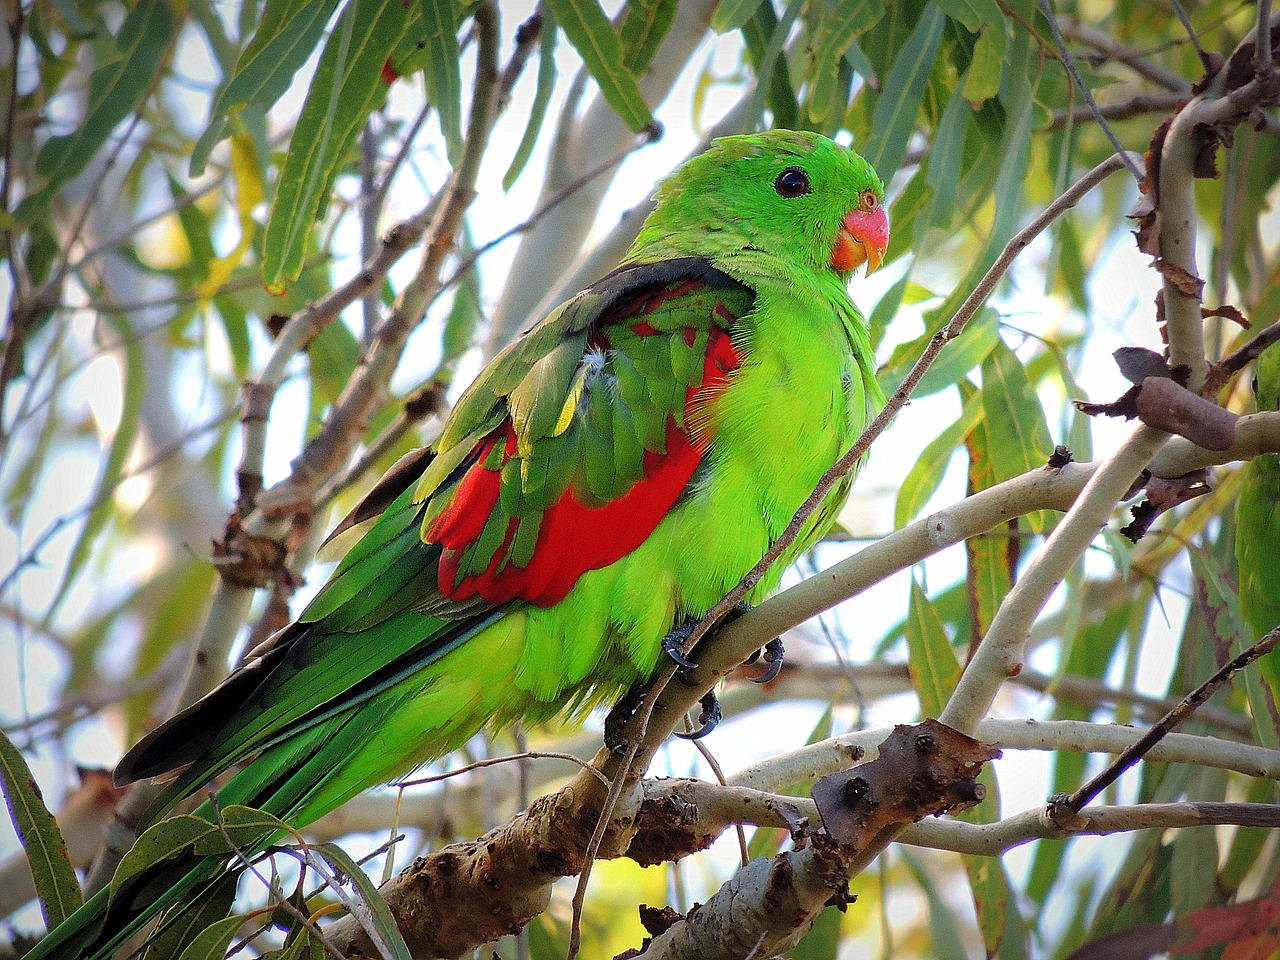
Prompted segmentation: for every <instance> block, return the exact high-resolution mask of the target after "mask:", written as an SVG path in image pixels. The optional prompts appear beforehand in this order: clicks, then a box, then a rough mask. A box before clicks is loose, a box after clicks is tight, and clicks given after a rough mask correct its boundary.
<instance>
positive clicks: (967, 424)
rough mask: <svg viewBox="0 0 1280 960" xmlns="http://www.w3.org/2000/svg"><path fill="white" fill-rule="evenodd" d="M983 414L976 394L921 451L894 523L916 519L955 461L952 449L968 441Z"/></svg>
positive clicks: (897, 525) (900, 496)
mask: <svg viewBox="0 0 1280 960" xmlns="http://www.w3.org/2000/svg"><path fill="white" fill-rule="evenodd" d="M981 416H982V404H981V402H980V400H979V398H978V397H976V396H975V397H973V398H972V399H970V401H969V402H968V403H966V404H965V405H964V410H963V411H962V412H961V414H960V416H959V418H958V419H957V420H955V422H953V423H952V424H950V425H949V426H948V427H947V428H946V429H945V430H943V431H942V432H941V433H940V434H938V435H937V436H936V437H935V438H934V439H933V440H931V441H929V443H927V444H926V445H925V448H924V449H923V450H921V451H920V457H919V459H917V460H916V464H915V466H914V467H912V468H911V472H910V473H908V474H907V475H906V477H904V478H903V480H902V485H901V486H899V487H898V499H897V502H896V503H895V504H894V508H893V525H894V527H895V528H896V529H901V528H902V527H905V526H906V525H907V524H908V523H910V522H911V521H912V520H914V519H915V517H916V515H917V514H918V513H919V512H920V511H921V510H922V509H923V508H924V505H925V504H926V503H927V502H928V501H929V498H930V497H932V496H933V495H934V493H935V492H936V491H937V489H938V485H939V484H940V483H942V477H943V474H945V473H946V470H947V464H949V463H950V462H951V454H952V452H953V451H954V450H955V449H956V447H958V446H959V445H960V444H961V443H963V442H964V438H965V435H966V434H968V433H969V432H970V431H971V430H973V428H974V426H975V425H976V424H977V423H978V420H979V418H980V417H981Z"/></svg>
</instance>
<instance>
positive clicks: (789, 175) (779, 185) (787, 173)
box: [773, 167, 812, 200]
mask: <svg viewBox="0 0 1280 960" xmlns="http://www.w3.org/2000/svg"><path fill="white" fill-rule="evenodd" d="M773 189H775V190H777V191H778V196H780V197H785V198H786V199H788V200H790V199H791V198H792V197H801V196H804V195H805V194H806V193H808V192H809V191H810V190H811V189H812V188H811V187H810V186H809V175H808V174H807V173H805V172H804V171H803V170H802V169H800V168H799V167H787V169H785V170H783V171H782V172H781V173H780V174H778V179H777V180H775V181H774V182H773Z"/></svg>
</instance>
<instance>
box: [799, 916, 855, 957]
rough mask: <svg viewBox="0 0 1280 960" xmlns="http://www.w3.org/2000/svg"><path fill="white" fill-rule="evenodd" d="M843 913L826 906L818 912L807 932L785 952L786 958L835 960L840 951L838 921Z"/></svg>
mask: <svg viewBox="0 0 1280 960" xmlns="http://www.w3.org/2000/svg"><path fill="white" fill-rule="evenodd" d="M843 918H844V914H843V913H841V912H840V911H839V910H836V909H831V908H828V909H826V910H823V911H822V912H821V913H820V914H818V916H817V918H816V919H815V920H814V921H813V926H812V927H810V928H809V932H808V933H806V934H805V935H804V936H803V937H801V938H800V942H799V943H797V944H796V945H795V946H794V947H792V948H791V951H790V952H789V953H788V954H787V957H788V960H836V957H837V956H839V953H840V921H841V920H842V919H843Z"/></svg>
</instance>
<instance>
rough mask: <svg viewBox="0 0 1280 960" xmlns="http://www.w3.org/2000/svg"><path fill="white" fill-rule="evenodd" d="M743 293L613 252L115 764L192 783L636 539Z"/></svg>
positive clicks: (719, 279) (682, 269)
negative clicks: (256, 625) (348, 544)
mask: <svg viewBox="0 0 1280 960" xmlns="http://www.w3.org/2000/svg"><path fill="white" fill-rule="evenodd" d="M753 302H754V293H753V292H752V291H751V290H750V289H749V288H748V287H746V286H744V285H743V284H741V283H739V282H738V281H736V280H734V279H732V278H731V277H729V276H728V275H726V274H724V273H722V272H721V271H719V270H717V269H716V268H715V267H714V266H712V264H711V263H710V261H708V260H704V259H702V258H682V259H677V260H668V261H663V262H661V263H657V264H634V265H628V266H624V267H622V268H620V269H619V270H617V271H615V272H614V273H612V274H610V275H608V276H607V277H605V278H604V279H602V280H601V281H600V282H599V283H597V284H595V285H593V286H592V287H590V288H589V289H587V290H586V291H584V292H583V293H581V294H579V295H578V296H577V297H575V298H573V299H572V300H570V301H568V302H566V303H565V304H564V305H563V306H561V307H560V308H558V309H557V310H556V311H555V312H554V313H552V314H551V315H550V316H548V317H547V319H546V320H544V321H543V322H542V323H540V324H538V325H537V326H535V327H533V328H531V329H530V330H529V331H528V332H527V333H525V334H524V335H523V336H521V337H520V338H519V339H518V340H517V341H515V342H514V343H513V344H511V345H510V346H509V347H508V348H507V349H506V350H504V351H503V352H502V353H501V354H499V355H498V356H497V357H496V358H495V359H494V361H493V363H492V364H490V366H489V367H488V368H487V369H486V370H485V371H484V372H483V373H482V374H481V375H480V377H479V378H478V379H477V380H476V382H475V383H474V384H473V385H472V387H471V388H470V389H468V390H467V391H466V393H464V394H463V396H462V397H461V398H460V399H459V401H458V404H457V406H456V407H455V408H454V412H453V415H452V416H451V417H450V420H449V422H448V423H447V424H446V426H445V429H444V431H443V433H442V434H441V438H440V440H439V441H437V444H436V446H435V449H434V457H433V458H431V459H430V460H429V461H428V459H427V458H426V457H425V456H421V455H419V456H413V457H412V458H406V459H403V460H402V461H401V462H400V463H399V464H397V465H396V467H394V468H393V469H392V471H391V472H390V473H389V474H388V476H387V477H386V478H385V479H384V481H383V484H381V485H380V487H381V489H380V490H376V491H375V492H373V493H371V494H370V495H369V496H368V497H367V498H366V502H367V503H370V504H374V505H377V506H381V505H382V504H387V506H386V507H385V509H384V510H383V512H382V513H381V515H380V516H379V517H378V518H377V519H376V520H375V521H374V523H373V524H372V526H371V527H370V528H369V530H368V531H367V532H366V533H365V535H364V536H363V537H362V538H361V539H360V540H359V541H358V542H357V543H356V544H355V546H354V547H352V549H351V550H350V552H349V553H348V554H347V555H346V557H345V558H344V559H343V560H342V562H341V563H340V564H339V566H338V568H337V569H336V570H335V571H334V573H333V575H332V576H331V577H330V579H329V581H328V583H326V584H325V586H324V587H323V588H321V590H320V592H319V593H318V594H317V595H316V597H315V599H313V600H312V602H311V603H310V605H309V606H308V607H307V608H306V609H305V610H304V611H303V613H302V615H301V616H300V617H299V619H298V621H297V622H296V623H294V624H292V625H290V626H289V627H287V628H285V629H284V630H283V631H281V632H280V633H278V634H276V635H275V636H274V637H272V638H271V639H270V640H269V641H267V642H266V643H264V644H262V645H260V646H259V647H258V648H256V649H255V650H254V651H252V652H251V653H250V654H249V655H248V657H247V658H246V663H245V665H244V666H243V667H242V668H241V669H239V670H237V671H236V672H235V673H233V674H232V675H231V676H230V677H228V678H227V680H226V681H224V682H223V684H222V685H221V686H220V687H218V688H217V689H215V690H214V691H213V692H212V693H210V694H209V695H208V696H206V697H205V698H204V699H202V700H200V701H199V702H197V703H196V704H194V705H193V706H192V707H189V708H188V709H187V710H185V711H183V712H182V713H180V714H178V715H177V716H175V717H174V718H172V719H171V720H169V721H168V722H167V723H165V724H164V725H163V726H161V727H160V728H158V729H157V730H155V731H152V733H150V734H148V736H147V737H145V738H144V739H143V740H142V741H140V742H139V743H138V744H137V745H136V746H135V747H134V748H133V749H132V750H131V751H130V752H129V753H128V754H127V755H126V757H125V758H124V759H123V760H122V761H121V763H120V765H119V766H118V767H117V769H116V779H117V781H119V782H122V783H123V782H129V781H132V780H136V779H141V778H144V777H152V776H158V775H160V774H162V773H166V772H169V771H172V770H175V769H178V768H180V767H182V766H185V765H188V764H191V766H190V768H189V769H188V770H187V771H186V772H185V773H183V775H182V776H181V777H180V778H179V780H178V782H177V783H176V784H175V786H174V789H173V791H172V792H173V793H174V794H180V793H181V792H183V791H184V790H189V789H194V788H196V787H198V786H199V785H200V784H202V783H204V782H205V781H206V780H207V779H208V778H209V777H211V776H213V775H215V774H216V773H217V772H219V771H221V770H223V769H225V768H226V767H228V766H229V765H231V764H234V763H236V762H239V761H240V760H243V759H245V758H247V757H248V756H251V755H252V754H253V753H256V752H258V751H260V750H262V749H263V748H264V747H266V746H268V745H270V744H272V743H275V742H278V741H279V740H281V739H282V738H284V737H288V736H291V735H292V734H294V733H296V732H298V731H300V730H302V729H304V728H306V727H310V726H312V725H314V724H317V723H319V722H321V721H323V720H325V719H326V718H328V717H331V716H334V715H335V714H336V713H339V712H342V711H346V710H348V709H350V708H351V707H353V706H355V705H356V704H358V703H361V702H365V701H367V700H368V699H369V698H371V697H373V696H375V695H376V694H377V693H379V692H380V691H382V690H385V689H386V688H387V687H388V686H389V685H391V684H392V683H394V682H396V681H398V680H400V679H403V678H404V677H405V676H407V675H409V674H411V673H413V672H414V671H416V670H418V669H421V668H422V667H423V666H425V665H426V664H428V663H430V662H432V661H433V660H435V659H437V658H438V657H440V656H441V655H443V654H444V653H445V652H447V651H449V650H451V649H453V648H454V647H455V646H457V645H458V644H460V643H462V642H464V641H465V640H466V639H467V638H468V637H470V636H472V635H473V634H474V633H475V632H476V630H478V629H480V628H481V627H483V626H484V625H485V624H487V623H489V622H492V620H493V619H494V618H496V617H498V616H501V615H502V612H503V609H504V607H505V605H506V604H508V603H509V602H512V601H520V600H523V601H529V602H533V603H538V604H542V605H549V604H551V603H554V602H556V601H557V600H559V599H560V598H562V597H563V596H564V595H565V594H566V593H567V592H568V591H569V589H570V588H571V587H572V586H573V584H574V582H575V581H576V580H577V578H578V577H579V576H581V575H582V573H583V572H585V571H586V570H590V569H595V568H599V567H603V566H606V565H608V564H610V563H612V562H614V561H615V560H617V559H618V558H619V557H621V556H623V555H624V554H626V553H627V552H629V551H630V550H633V549H635V548H636V547H637V546H639V544H640V543H642V542H643V541H644V539H645V538H646V537H647V536H648V535H649V533H651V532H652V530H653V528H654V526H656V525H657V523H658V521H659V520H660V519H661V518H662V517H663V516H664V515H665V514H666V512H667V511H668V510H669V509H670V508H671V506H672V505H673V504H674V503H675V502H676V500H677V499H678V497H679V496H680V495H681V493H682V492H683V491H684V489H685V488H686V486H687V485H688V483H689V481H690V480H691V478H692V477H693V475H694V472H695V470H696V469H697V467H698V464H699V463H700V462H701V460H702V456H703V453H704V451H705V449H706V446H707V443H708V442H709V441H710V439H711V438H710V436H709V435H708V434H707V433H706V431H705V429H699V427H698V424H699V423H700V420H699V418H698V417H697V408H698V405H699V404H701V403H703V402H705V400H706V399H707V398H709V397H710V396H713V395H714V393H715V391H716V390H717V389H719V388H720V387H722V386H723V385H724V384H725V383H726V382H727V378H728V376H729V374H730V373H731V372H732V370H733V369H735V368H736V366H737V365H738V362H739V356H738V353H737V350H736V349H735V348H734V346H733V343H732V341H731V339H730V335H729V331H730V329H731V327H732V324H733V322H734V320H736V319H737V318H739V317H741V316H743V315H744V314H745V313H746V312H747V311H749V310H750V309H751V306H752V304H753ZM371 509H372V508H367V509H366V510H365V511H364V512H371ZM357 512H358V513H359V512H360V510H359V508H358V510H357ZM357 519H360V518H359V517H357Z"/></svg>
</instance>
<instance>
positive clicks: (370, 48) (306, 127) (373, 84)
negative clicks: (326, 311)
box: [262, 0, 410, 292]
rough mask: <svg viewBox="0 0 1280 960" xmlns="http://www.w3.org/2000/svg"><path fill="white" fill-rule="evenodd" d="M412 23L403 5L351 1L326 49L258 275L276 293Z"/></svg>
mask: <svg viewBox="0 0 1280 960" xmlns="http://www.w3.org/2000/svg"><path fill="white" fill-rule="evenodd" d="M409 22H410V14H409V10H408V9H407V8H406V6H405V4H404V3H403V2H402V0H350V2H349V3H348V4H347V7H346V9H345V10H343V12H342V15H341V16H340V17H339V18H338V23H337V25H336V26H335V27H334V30H333V32H332V33H331V34H330V35H329V41H328V42H327V43H326V44H325V48H324V53H322V54H321V56H320V64H319V66H317V67H316V74H315V78H314V79H313V80H312V81H311V88H310V90H308V91H307V99H306V102H305V103H304V104H303V106H302V113H301V115H300V116H299V117H298V124H297V126H296V127H295V128H294V131H293V138H292V140H291V141H290V143H289V152H288V154H287V155H286V156H285V161H284V165H283V166H282V167H281V170H280V179H279V182H278V184H277V186H276V199H275V203H273V204H272V206H271V218H270V220H269V221H268V222H267V233H266V242H265V245H264V250H263V265H262V273H263V280H264V282H265V284H266V286H267V289H268V290H271V291H272V292H279V291H281V290H283V289H284V287H285V285H286V284H288V283H289V282H290V281H292V280H295V279H297V277H298V274H299V273H301V271H302V261H303V255H304V253H305V252H306V248H307V238H308V237H309V236H310V234H311V228H312V225H313V224H314V223H315V221H316V220H317V219H319V218H320V217H322V216H324V211H325V208H326V206H327V205H328V200H329V192H330V190H331V189H332V187H333V181H334V178H335V177H337V175H338V170H339V168H340V167H341V166H342V164H343V162H344V161H345V160H346V158H347V155H348V153H349V151H350V150H351V148H352V146H353V144H354V143H355V138H356V134H357V133H358V132H359V130H360V128H361V126H363V125H364V122H365V120H367V119H368V117H369V114H370V113H371V112H372V111H373V110H374V109H376V108H377V107H378V106H379V105H380V104H381V103H382V101H383V99H384V98H385V97H386V93H387V84H386V81H385V80H384V79H383V76H382V68H383V65H384V64H385V63H386V62H387V57H388V55H389V54H390V53H391V51H392V50H393V49H394V48H395V45H396V43H397V42H398V41H399V40H400V37H401V36H403V35H404V32H405V30H406V29H407V28H408V25H409Z"/></svg>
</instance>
